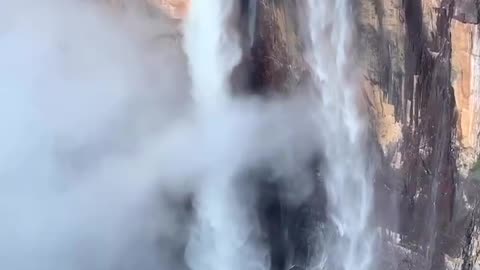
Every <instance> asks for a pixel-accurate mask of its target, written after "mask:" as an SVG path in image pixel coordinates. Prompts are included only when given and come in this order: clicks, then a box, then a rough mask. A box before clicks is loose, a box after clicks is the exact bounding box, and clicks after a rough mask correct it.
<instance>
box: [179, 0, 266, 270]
mask: <svg viewBox="0 0 480 270" xmlns="http://www.w3.org/2000/svg"><path fill="white" fill-rule="evenodd" d="M234 3H235V1H234V0H195V1H192V6H191V9H190V14H189V15H188V18H187V19H186V22H185V25H184V26H185V27H184V31H185V36H184V48H185V51H186V54H187V56H188V59H189V66H190V75H191V79H192V96H193V101H194V103H195V107H196V110H197V113H198V117H199V119H198V120H199V121H200V124H201V125H202V126H203V127H205V128H203V129H201V131H204V132H203V133H200V134H198V136H199V137H203V140H205V141H214V143H215V144H217V145H218V144H222V143H224V144H225V147H216V148H218V149H224V151H229V150H228V149H230V148H231V146H228V145H232V144H235V142H238V140H237V139H235V138H236V137H237V136H239V133H238V132H236V131H239V132H241V129H242V127H239V126H232V125H231V124H230V123H231V122H232V121H231V119H230V118H229V117H231V113H235V112H232V111H231V109H232V107H234V106H233V104H232V98H231V86H230V83H229V78H230V74H231V72H232V70H233V68H234V66H235V65H236V64H238V62H239V60H240V56H241V50H240V47H239V41H238V36H237V35H236V33H235V32H234V31H232V29H229V27H228V26H229V23H228V17H229V15H231V12H232V9H233V6H234ZM230 139H231V140H230ZM222 145H223V144H222ZM235 147H236V146H235ZM230 152H231V153H229V154H228V155H229V156H230V154H232V155H237V154H238V151H235V150H234V151H230ZM213 155H215V154H213ZM234 160H235V158H228V159H227V160H218V164H215V165H213V167H215V168H214V169H212V170H207V172H206V173H205V175H204V176H203V177H204V178H205V179H202V181H203V183H202V186H201V187H200V188H199V190H198V191H197V193H196V194H195V210H196V222H195V224H194V226H193V228H192V229H191V236H190V240H189V242H188V246H187V251H186V260H187V264H188V265H189V267H190V268H191V269H192V270H226V269H229V270H256V269H262V268H263V262H264V256H262V255H261V254H260V252H259V250H258V249H257V248H256V245H255V243H253V242H252V241H251V240H249V238H250V234H251V231H250V228H251V222H252V221H251V219H250V218H249V211H248V209H247V208H246V207H245V203H244V202H242V201H241V200H240V198H239V196H238V193H237V192H235V184H234V180H235V173H236V169H237V166H236V162H235V161H234ZM219 164H222V165H221V166H219Z"/></svg>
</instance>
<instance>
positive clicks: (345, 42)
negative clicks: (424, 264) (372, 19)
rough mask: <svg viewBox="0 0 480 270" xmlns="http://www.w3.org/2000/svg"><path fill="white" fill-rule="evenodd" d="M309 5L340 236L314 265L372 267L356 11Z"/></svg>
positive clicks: (339, 1) (334, 1) (322, 0)
mask: <svg viewBox="0 0 480 270" xmlns="http://www.w3.org/2000/svg"><path fill="white" fill-rule="evenodd" d="M308 5H309V8H308V10H309V23H308V25H309V28H310V29H309V33H310V39H311V40H310V41H311V45H312V54H311V55H308V56H307V57H308V58H309V59H308V60H309V62H310V64H311V68H312V69H313V71H314V74H315V75H316V77H317V79H318V80H317V88H318V93H319V95H320V102H319V104H318V107H319V108H318V109H319V113H318V115H317V116H318V120H319V122H320V126H321V132H320V136H321V138H322V140H323V147H324V151H325V157H326V163H327V164H326V166H325V167H324V170H325V171H324V177H325V185H326V189H327V195H328V213H329V217H330V219H331V221H332V222H333V224H334V225H335V227H336V230H337V232H338V235H339V239H335V240H334V241H332V243H330V244H329V245H327V247H326V250H327V251H326V252H325V253H326V254H325V256H323V257H322V258H323V260H318V261H317V262H316V265H314V267H319V268H322V262H323V263H325V262H327V269H332V268H333V269H343V270H353V269H355V270H364V269H370V268H371V263H372V244H373V243H372V240H373V239H372V235H371V234H370V232H369V230H368V225H369V222H368V218H369V214H370V211H371V205H372V196H373V194H372V187H371V178H372V175H371V171H370V170H369V168H368V166H367V165H368V164H367V156H366V154H365V153H366V151H365V150H366V149H365V147H364V146H365V143H364V140H363V139H364V136H363V135H364V131H365V125H364V121H363V119H362V118H361V117H360V116H359V114H358V111H357V104H356V102H357V101H358V99H357V94H358V90H359V87H358V84H357V83H356V80H355V77H356V76H355V69H354V68H353V66H354V62H353V61H352V59H353V58H354V57H352V56H353V53H354V51H353V48H352V41H353V21H352V18H353V14H352V7H351V3H350V1H349V0H309V1H308ZM325 258H326V260H325Z"/></svg>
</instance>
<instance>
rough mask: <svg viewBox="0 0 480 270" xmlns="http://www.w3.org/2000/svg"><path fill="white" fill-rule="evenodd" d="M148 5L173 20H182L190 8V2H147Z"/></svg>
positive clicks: (184, 0)
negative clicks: (156, 8)
mask: <svg viewBox="0 0 480 270" xmlns="http://www.w3.org/2000/svg"><path fill="white" fill-rule="evenodd" d="M147 1H148V2H149V3H150V4H152V5H153V6H155V7H158V8H159V9H161V10H162V11H164V12H165V13H166V14H167V15H168V16H170V17H172V18H175V19H182V18H184V17H185V16H186V15H187V13H188V9H189V8H190V0H147Z"/></svg>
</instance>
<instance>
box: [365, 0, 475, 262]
mask: <svg viewBox="0 0 480 270" xmlns="http://www.w3.org/2000/svg"><path fill="white" fill-rule="evenodd" d="M358 11H359V13H358V14H359V30H360V39H361V41H362V45H363V49H364V50H365V51H367V53H366V54H364V59H363V63H364V65H365V87H364V90H365V93H366V97H367V98H368V100H369V104H370V109H371V110H370V112H371V114H372V116H373V117H372V118H373V120H374V123H375V126H376V130H377V136H378V141H379V143H380V145H381V146H382V150H383V154H384V160H385V163H386V165H387V166H385V167H384V170H387V171H388V173H387V174H383V175H388V176H387V177H384V179H381V178H380V179H379V180H378V181H379V182H380V183H379V185H378V186H380V188H382V187H383V186H393V187H395V188H394V189H384V190H383V191H381V192H380V193H382V192H392V191H393V193H396V198H399V199H398V201H397V202H398V209H399V219H398V220H399V224H398V228H394V224H387V225H386V224H383V225H384V226H385V227H389V228H388V229H389V230H393V231H395V232H397V233H398V234H399V236H400V241H397V244H398V245H399V246H402V247H407V248H408V249H409V252H410V254H412V253H415V254H417V255H418V256H417V257H418V258H419V259H418V261H421V264H422V265H423V267H428V268H431V269H442V268H445V267H453V265H454V264H456V265H457V266H458V267H460V266H461V267H462V268H463V269H469V268H468V265H469V264H471V261H472V256H473V253H474V252H473V251H472V250H469V249H468V248H467V247H470V248H471V246H472V243H473V242H474V241H476V240H475V239H474V238H475V237H474V236H472V235H473V234H475V230H476V229H475V227H476V225H474V224H475V222H474V221H475V220H476V213H475V212H476V211H475V209H474V205H475V204H476V203H475V202H476V194H475V193H476V190H477V189H476V186H475V183H474V181H475V180H473V178H472V177H471V169H472V168H473V167H474V165H475V163H476V160H477V158H478V153H479V145H478V135H479V123H480V122H479V119H478V106H479V100H478V98H479V92H478V91H479V85H478V79H479V77H478V76H479V74H478V53H477V51H478V42H479V40H478V13H479V7H478V3H477V1H468V0H467V1H435V0H429V1H418V0H406V1H400V0H387V1H375V0H363V1H360V3H359V6H358ZM392 176H393V177H392ZM392 179H394V180H392ZM392 207H393V206H392ZM379 218H380V219H382V218H381V217H379ZM452 258H463V259H457V260H455V259H452ZM469 261H470V263H469ZM417 264H420V262H417ZM405 267H406V266H405ZM465 267H466V268H465Z"/></svg>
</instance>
